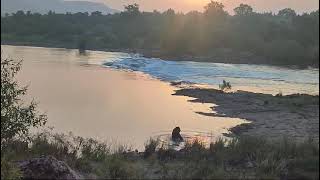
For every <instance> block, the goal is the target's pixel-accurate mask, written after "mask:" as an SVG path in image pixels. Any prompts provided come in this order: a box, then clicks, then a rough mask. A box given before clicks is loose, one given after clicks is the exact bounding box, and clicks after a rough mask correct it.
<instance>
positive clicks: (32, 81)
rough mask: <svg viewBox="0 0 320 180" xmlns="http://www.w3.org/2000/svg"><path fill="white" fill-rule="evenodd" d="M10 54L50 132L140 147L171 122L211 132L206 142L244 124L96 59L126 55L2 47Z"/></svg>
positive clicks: (164, 131) (194, 130)
mask: <svg viewBox="0 0 320 180" xmlns="http://www.w3.org/2000/svg"><path fill="white" fill-rule="evenodd" d="M2 51H3V53H4V54H6V55H7V56H10V57H12V58H18V59H23V60H24V61H23V66H22V70H21V72H20V73H19V74H18V80H19V81H20V82H21V83H22V84H23V85H29V93H28V97H29V98H28V100H30V99H32V98H33V97H34V98H35V100H36V101H38V102H39V103H40V104H39V109H40V110H41V111H42V112H46V113H47V115H48V118H49V119H48V126H53V127H54V128H55V131H58V132H69V131H72V132H73V133H74V134H76V135H81V136H85V137H94V138H99V139H106V140H109V141H118V142H119V143H129V144H131V145H132V146H133V147H134V148H138V149H140V150H142V149H143V145H144V143H145V142H146V141H147V140H148V138H149V137H157V136H161V137H163V136H165V135H168V134H170V131H171V130H172V129H173V128H174V127H175V126H180V127H181V129H182V133H183V134H184V135H186V136H188V135H190V134H203V135H205V136H206V135H208V134H210V140H211V139H212V138H215V137H219V136H221V134H222V133H225V132H227V129H228V128H230V127H233V126H235V125H237V124H240V123H242V122H244V121H243V120H240V119H236V118H215V117H208V116H202V115H199V114H197V113H195V112H196V111H201V112H210V107H211V106H212V105H211V104H199V103H190V102H188V100H190V98H187V97H180V96H172V95H171V94H173V93H174V90H175V89H176V88H175V87H172V86H170V84H169V83H168V82H163V81H160V80H158V79H155V78H152V77H151V76H149V75H147V74H145V73H141V72H134V71H123V70H121V71H119V70H115V69H112V68H108V67H104V66H101V65H100V62H105V61H111V60H113V59H117V58H121V57H123V56H129V55H128V54H122V53H108V52H94V51H90V52H89V53H88V54H87V55H85V56H82V55H79V54H78V52H77V51H76V50H67V49H55V48H36V47H17V46H2Z"/></svg>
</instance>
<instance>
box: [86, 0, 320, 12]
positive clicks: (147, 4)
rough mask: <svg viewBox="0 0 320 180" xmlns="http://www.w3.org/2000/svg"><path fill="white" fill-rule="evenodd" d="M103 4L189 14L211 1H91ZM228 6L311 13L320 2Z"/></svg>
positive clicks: (257, 0) (274, 0)
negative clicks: (287, 8)
mask: <svg viewBox="0 0 320 180" xmlns="http://www.w3.org/2000/svg"><path fill="white" fill-rule="evenodd" d="M90 1H96V2H103V3H105V4H107V5H108V6H110V7H112V8H115V9H119V10H122V9H123V6H124V5H126V4H132V3H138V4H139V5H140V6H141V9H142V10H144V11H152V10H154V9H157V10H159V11H163V10H166V9H168V8H173V9H175V10H176V11H180V12H181V11H182V12H187V11H191V10H198V11H202V10H203V7H204V5H205V4H207V3H208V2H210V0H90ZM219 1H221V2H223V3H224V4H225V6H226V10H228V11H229V12H231V13H232V10H233V8H234V7H236V6H238V5H239V4H240V3H246V4H249V5H251V6H252V7H253V8H254V9H255V10H256V11H259V12H270V11H272V12H277V11H278V10H279V9H283V8H286V7H289V8H292V9H295V10H296V11H297V12H298V13H301V12H310V11H313V10H316V9H319V1H318V0H219Z"/></svg>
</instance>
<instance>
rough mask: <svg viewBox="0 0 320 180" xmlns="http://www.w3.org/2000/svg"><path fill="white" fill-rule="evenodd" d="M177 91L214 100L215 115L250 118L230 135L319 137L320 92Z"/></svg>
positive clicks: (198, 99) (202, 98)
mask: <svg viewBox="0 0 320 180" xmlns="http://www.w3.org/2000/svg"><path fill="white" fill-rule="evenodd" d="M174 95H177V96H188V97H192V98H195V99H194V100H192V102H195V103H212V104H215V105H217V106H215V107H212V110H213V111H214V112H215V113H204V112H198V113H199V114H202V115H206V116H214V117H221V116H223V117H233V118H241V119H245V120H248V121H250V122H251V123H249V124H241V125H239V126H236V127H234V128H231V129H230V131H231V132H232V134H231V135H236V136H243V135H245V136H246V135H248V136H258V137H259V136H261V137H267V138H270V139H277V138H280V137H288V138H293V139H296V140H305V139H308V138H311V139H314V140H316V141H319V96H313V95H307V94H293V95H286V96H282V95H276V96H274V95H271V94H261V93H253V92H247V91H236V92H223V91H220V90H217V89H205V88H185V89H179V90H177V91H176V93H175V94H174Z"/></svg>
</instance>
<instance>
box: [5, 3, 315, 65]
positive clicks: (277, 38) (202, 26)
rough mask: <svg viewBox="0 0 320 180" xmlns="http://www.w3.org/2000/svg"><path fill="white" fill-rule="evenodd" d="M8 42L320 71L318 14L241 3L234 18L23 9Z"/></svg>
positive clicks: (207, 12)
mask: <svg viewBox="0 0 320 180" xmlns="http://www.w3.org/2000/svg"><path fill="white" fill-rule="evenodd" d="M1 42H2V43H4V44H5V43H25V44H33V45H45V46H59V47H68V48H78V47H81V48H88V49H101V50H108V49H109V50H110V49H114V50H117V49H118V50H121V49H130V50H144V51H147V52H153V54H157V55H159V56H162V57H177V59H179V58H178V57H184V56H188V57H194V59H196V57H213V58H202V60H203V61H210V62H216V60H217V59H219V58H220V59H232V58H233V57H240V56H241V57H243V58H244V60H242V61H244V62H246V63H251V62H252V63H265V64H278V65H302V66H316V67H318V66H319V61H318V59H319V10H317V11H314V12H311V13H304V14H301V15H298V14H297V13H296V12H295V11H294V10H292V9H290V8H286V9H283V10H280V11H279V12H278V13H276V14H274V13H259V12H255V11H254V9H253V8H252V7H251V6H249V5H247V4H240V5H239V7H236V8H235V9H234V15H230V14H228V12H226V11H225V10H224V5H223V4H222V3H219V2H216V1H211V2H210V3H208V4H207V5H206V6H205V7H204V11H203V12H198V11H191V12H188V13H177V12H175V11H174V10H173V9H168V10H167V11H164V12H159V11H156V10H155V11H153V12H142V11H140V9H139V5H138V4H132V5H128V6H125V11H123V12H120V13H116V14H109V15H103V14H102V13H101V12H98V11H97V12H93V13H91V14H89V13H86V12H79V13H73V14H72V13H66V14H57V13H55V12H52V11H50V12H48V13H47V14H39V13H31V12H23V11H18V12H16V13H13V14H6V15H5V16H3V17H1ZM228 55H229V56H228ZM247 57H252V58H251V60H250V58H247ZM199 59H201V58H199ZM234 61H237V60H234ZM242 61H241V62H242Z"/></svg>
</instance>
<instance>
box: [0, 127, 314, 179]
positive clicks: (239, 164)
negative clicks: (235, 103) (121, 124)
mask: <svg viewBox="0 0 320 180" xmlns="http://www.w3.org/2000/svg"><path fill="white" fill-rule="evenodd" d="M145 147H146V149H145V152H143V153H138V152H134V151H131V150H130V148H128V147H125V146H112V145H110V144H107V143H102V142H98V141H96V140H94V139H84V138H81V137H77V136H73V135H64V134H51V133H49V132H45V133H41V134H37V135H35V136H32V137H31V138H29V139H28V140H14V141H11V142H9V143H6V144H5V145H3V146H2V149H1V178H2V179H3V178H12V177H20V176H21V174H20V173H19V170H18V169H17V168H15V167H14V164H15V163H14V162H16V161H19V160H25V159H30V158H34V157H39V156H48V155H52V156H54V157H56V158H57V159H59V160H62V161H65V162H66V163H67V164H68V165H69V166H70V167H71V168H73V169H74V170H76V171H77V172H79V173H80V174H82V175H83V176H84V177H85V178H104V179H114V178H118V179H128V178H131V179H138V178H153V179H161V178H178V179H186V178H187V179H193V178H203V179H251V178H252V179H319V144H318V142H313V141H312V140H306V141H305V142H300V143H297V142H294V141H291V140H290V139H286V138H282V139H281V140H278V141H268V140H266V139H264V138H256V137H255V138H253V137H239V138H235V139H233V140H231V141H228V142H227V141H225V140H222V139H221V140H218V141H216V142H214V143H212V144H211V145H210V147H205V146H204V145H203V144H202V143H201V142H198V141H195V142H192V143H189V144H187V145H186V146H185V148H184V149H182V150H181V151H179V152H177V151H174V150H171V149H168V148H164V147H161V146H160V144H159V143H158V142H157V140H152V139H151V140H150V141H148V143H146V146H145Z"/></svg>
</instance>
